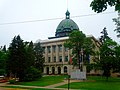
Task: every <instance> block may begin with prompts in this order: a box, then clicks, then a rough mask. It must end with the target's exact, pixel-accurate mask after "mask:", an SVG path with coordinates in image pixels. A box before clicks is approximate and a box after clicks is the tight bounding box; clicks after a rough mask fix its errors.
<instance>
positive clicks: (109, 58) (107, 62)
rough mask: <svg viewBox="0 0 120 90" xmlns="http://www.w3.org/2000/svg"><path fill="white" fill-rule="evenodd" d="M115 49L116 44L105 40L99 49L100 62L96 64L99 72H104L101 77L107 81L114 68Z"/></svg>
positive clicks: (110, 40)
mask: <svg viewBox="0 0 120 90" xmlns="http://www.w3.org/2000/svg"><path fill="white" fill-rule="evenodd" d="M116 47H117V43H116V42H114V41H112V39H107V40H106V41H105V42H104V44H103V45H102V46H101V48H100V61H99V62H98V64H99V65H100V67H101V70H103V71H104V73H103V76H105V77H106V78H107V79H108V77H110V75H111V72H110V71H111V70H113V69H115V68H116V58H117V57H116V54H115V48H116Z"/></svg>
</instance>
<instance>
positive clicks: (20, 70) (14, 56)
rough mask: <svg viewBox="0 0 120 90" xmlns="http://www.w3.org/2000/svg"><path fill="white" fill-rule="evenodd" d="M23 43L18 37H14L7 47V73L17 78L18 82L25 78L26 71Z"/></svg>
mask: <svg viewBox="0 0 120 90" xmlns="http://www.w3.org/2000/svg"><path fill="white" fill-rule="evenodd" d="M25 45H26V44H25V43H24V42H23V40H22V39H21V38H20V36H19V35H18V36H17V37H16V36H15V37H14V38H13V40H12V43H11V44H10V46H9V54H8V60H7V71H8V74H9V75H13V76H14V77H18V78H19V80H20V81H22V80H23V78H24V76H25V70H26V69H27V67H29V66H28V64H27V63H26V60H27V57H26V50H25Z"/></svg>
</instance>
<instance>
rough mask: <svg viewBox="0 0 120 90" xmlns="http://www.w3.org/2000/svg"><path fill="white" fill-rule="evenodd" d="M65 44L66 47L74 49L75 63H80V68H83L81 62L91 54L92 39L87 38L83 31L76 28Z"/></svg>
mask: <svg viewBox="0 0 120 90" xmlns="http://www.w3.org/2000/svg"><path fill="white" fill-rule="evenodd" d="M64 45H65V47H68V48H69V49H72V54H73V65H74V66H75V65H78V64H79V65H78V66H79V69H81V70H82V67H81V66H80V63H81V62H84V61H85V60H87V58H88V56H89V55H90V54H91V53H90V51H91V50H92V49H91V46H92V41H91V39H89V38H87V37H86V35H85V34H83V32H82V31H79V30H74V31H73V32H72V33H70V35H69V39H68V40H67V41H66V42H65V44H64Z"/></svg>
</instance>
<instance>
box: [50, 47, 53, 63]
mask: <svg viewBox="0 0 120 90" xmlns="http://www.w3.org/2000/svg"><path fill="white" fill-rule="evenodd" d="M50 49H51V55H50V57H51V58H50V59H51V61H50V62H53V47H52V45H51V48H50Z"/></svg>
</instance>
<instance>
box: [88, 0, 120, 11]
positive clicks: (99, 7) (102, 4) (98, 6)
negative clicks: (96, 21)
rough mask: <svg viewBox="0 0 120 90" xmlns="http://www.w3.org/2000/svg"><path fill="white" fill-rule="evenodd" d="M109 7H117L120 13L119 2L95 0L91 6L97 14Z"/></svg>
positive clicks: (116, 9)
mask: <svg viewBox="0 0 120 90" xmlns="http://www.w3.org/2000/svg"><path fill="white" fill-rule="evenodd" d="M108 5H109V6H111V7H112V6H115V11H120V1H119V0H93V1H92V2H91V4H90V7H92V10H94V11H95V12H97V13H100V12H103V11H105V10H106V9H107V7H108Z"/></svg>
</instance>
